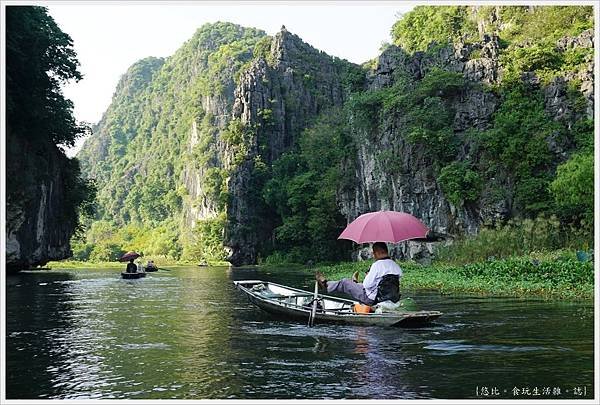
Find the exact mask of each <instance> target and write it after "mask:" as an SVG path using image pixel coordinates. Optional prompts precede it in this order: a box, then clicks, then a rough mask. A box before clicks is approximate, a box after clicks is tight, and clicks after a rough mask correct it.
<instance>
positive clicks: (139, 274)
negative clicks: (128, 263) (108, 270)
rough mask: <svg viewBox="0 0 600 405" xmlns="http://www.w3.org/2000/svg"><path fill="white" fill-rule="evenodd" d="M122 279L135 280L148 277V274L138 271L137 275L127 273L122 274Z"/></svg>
mask: <svg viewBox="0 0 600 405" xmlns="http://www.w3.org/2000/svg"><path fill="white" fill-rule="evenodd" d="M121 277H123V278H124V279H126V280H133V279H136V278H142V277H146V273H144V272H141V271H138V272H136V273H127V272H126V271H123V272H121Z"/></svg>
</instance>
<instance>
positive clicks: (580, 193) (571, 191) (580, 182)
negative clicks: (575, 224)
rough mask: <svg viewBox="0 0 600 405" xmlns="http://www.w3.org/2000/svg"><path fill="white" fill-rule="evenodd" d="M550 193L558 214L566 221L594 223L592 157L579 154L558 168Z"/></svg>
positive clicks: (591, 155)
mask: <svg viewBox="0 0 600 405" xmlns="http://www.w3.org/2000/svg"><path fill="white" fill-rule="evenodd" d="M550 192H551V193H552V196H553V197H554V202H555V204H556V206H557V208H558V214H559V215H561V216H562V217H564V218H566V219H568V220H571V221H573V220H575V221H577V220H585V221H586V222H587V223H588V224H590V225H591V224H593V222H594V155H593V153H580V154H575V155H573V156H571V158H570V159H569V160H568V161H566V162H565V163H563V164H562V165H560V166H558V168H557V173H556V178H555V179H554V181H552V183H550Z"/></svg>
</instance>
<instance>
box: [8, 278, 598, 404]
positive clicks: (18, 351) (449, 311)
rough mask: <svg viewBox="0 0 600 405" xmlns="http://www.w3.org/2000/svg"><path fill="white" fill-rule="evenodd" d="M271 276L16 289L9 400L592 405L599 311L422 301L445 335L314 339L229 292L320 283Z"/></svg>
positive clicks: (423, 297)
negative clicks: (518, 391)
mask: <svg viewBox="0 0 600 405" xmlns="http://www.w3.org/2000/svg"><path fill="white" fill-rule="evenodd" d="M268 273H270V274H267V273H266V272H263V271H262V270H261V269H258V268H248V269H227V268H201V269H199V268H196V267H194V268H182V267H180V268H173V269H170V271H160V272H158V273H153V274H152V275H149V276H148V277H146V278H145V279H141V280H121V279H120V277H119V273H118V271H116V270H79V271H77V270H73V271H68V272H63V273H58V272H55V271H51V272H36V273H25V274H21V275H17V276H14V277H13V276H11V277H8V285H7V316H8V319H7V330H8V336H7V369H8V375H7V391H8V392H7V395H8V397H9V398H22V399H29V398H68V399H89V398H182V399H184V398H190V399H191V398H193V399H211V398H238V399H261V398H274V399H277V398H279V399H288V398H317V399H327V398H354V399H360V398H380V399H384V398H386V399H395V398H473V397H474V396H475V387H476V386H482V385H486V384H487V385H491V384H496V385H499V386H502V387H503V388H507V389H512V387H513V386H514V385H518V386H522V385H526V384H529V385H532V386H533V385H534V384H538V385H540V386H541V385H545V386H546V385H550V386H563V390H564V389H566V388H567V386H568V387H571V386H575V385H581V386H583V385H585V386H587V395H588V399H589V398H592V397H593V386H592V382H593V307H591V305H582V304H564V303H549V302H542V301H539V300H538V301H535V300H533V301H532V300H514V299H481V298H477V297H453V296H441V295H439V294H435V293H419V294H413V296H415V298H416V299H417V301H418V302H419V303H421V304H422V305H424V306H426V307H427V308H430V309H438V310H441V311H442V312H444V317H443V318H440V321H439V322H438V323H437V324H435V325H431V326H429V327H426V328H419V329H397V328H378V327H359V326H345V325H319V324H317V325H316V326H315V327H314V328H308V327H307V326H306V325H305V324H304V323H303V322H287V321H283V320H278V319H273V318H272V317H270V316H269V315H268V314H266V313H265V312H263V311H261V310H259V309H258V308H256V307H254V306H252V305H250V304H249V303H248V301H247V299H246V297H245V296H244V295H243V294H240V293H239V292H238V291H236V290H235V288H234V286H233V283H232V282H231V281H232V280H238V279H251V278H252V279H257V278H258V279H266V280H270V281H275V282H279V283H282V284H287V285H292V286H297V287H302V286H310V285H312V275H311V274H309V273H306V272H302V271H298V270H286V269H281V270H277V271H272V270H270V271H269V272H268ZM556 325H560V327H559V328H558V327H556ZM439 376H444V378H440V377H439ZM569 389H571V388H569ZM504 398H505V399H511V398H510V397H504ZM563 398H571V397H568V396H567V397H563Z"/></svg>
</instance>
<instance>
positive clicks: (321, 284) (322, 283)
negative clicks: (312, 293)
mask: <svg viewBox="0 0 600 405" xmlns="http://www.w3.org/2000/svg"><path fill="white" fill-rule="evenodd" d="M315 279H316V280H317V283H319V287H320V288H321V289H322V290H325V291H327V279H326V278H325V275H324V274H323V273H321V272H320V271H317V272H316V273H315Z"/></svg>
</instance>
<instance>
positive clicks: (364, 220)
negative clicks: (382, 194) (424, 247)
mask: <svg viewBox="0 0 600 405" xmlns="http://www.w3.org/2000/svg"><path fill="white" fill-rule="evenodd" d="M427 232H429V228H427V227H426V226H425V225H424V224H423V223H422V222H421V221H419V220H418V219H417V218H415V217H413V216H412V215H410V214H407V213H405V212H396V211H378V212H369V213H368V214H363V215H361V216H360V217H358V218H356V219H355V220H354V221H352V222H351V223H350V224H349V225H348V226H347V227H346V229H344V231H343V232H342V233H341V234H340V236H339V237H338V239H350V240H353V241H354V242H356V243H368V242H391V243H398V242H402V241H405V240H409V239H416V238H426V237H427Z"/></svg>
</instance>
